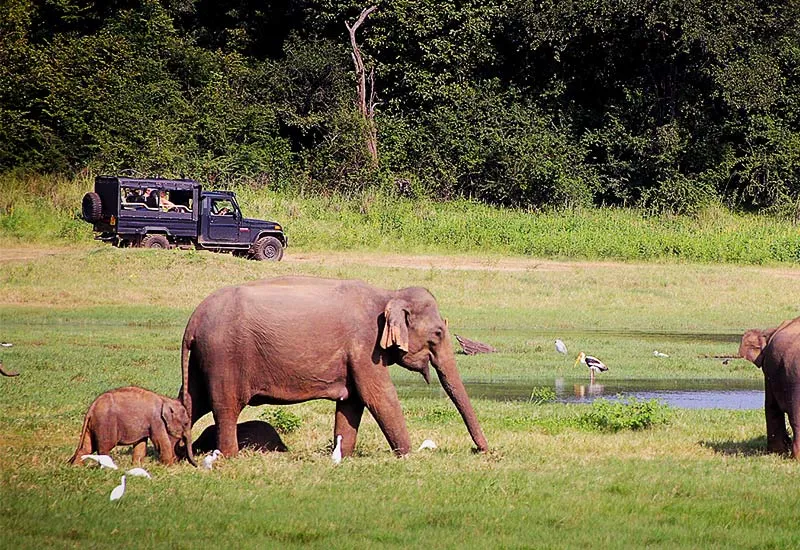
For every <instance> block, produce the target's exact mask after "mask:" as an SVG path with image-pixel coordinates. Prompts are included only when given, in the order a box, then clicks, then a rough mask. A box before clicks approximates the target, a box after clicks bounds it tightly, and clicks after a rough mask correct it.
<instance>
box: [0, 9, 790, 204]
mask: <svg viewBox="0 0 800 550" xmlns="http://www.w3.org/2000/svg"><path fill="white" fill-rule="evenodd" d="M376 5H377V6H378V9H377V10H376V11H375V13H373V14H372V15H371V16H370V18H369V19H368V20H367V22H366V23H365V24H364V25H363V26H362V28H361V29H359V41H360V44H361V47H362V55H363V57H364V61H365V64H366V66H367V68H368V70H374V74H375V85H376V86H375V88H376V92H377V97H376V100H377V101H378V107H377V115H376V121H377V124H378V151H379V167H378V170H377V171H376V170H375V169H373V168H372V166H371V163H370V161H369V158H368V155H367V153H366V151H365V150H364V147H363V139H362V137H361V136H362V132H363V128H362V124H363V121H362V120H361V119H360V118H359V116H358V112H357V111H356V106H355V99H356V96H355V76H354V73H353V65H352V61H351V59H350V44H349V39H348V35H347V30H346V28H345V24H344V23H345V21H347V22H350V23H352V22H353V21H354V20H355V19H356V17H357V16H358V14H359V13H360V12H361V10H362V9H363V8H365V7H366V6H367V4H359V3H356V2H354V1H353V0H316V1H314V0H267V1H263V2H255V1H253V0H222V1H220V2H216V1H211V0H115V1H111V2H104V3H97V2H90V1H88V0H36V1H33V0H5V2H4V4H3V9H2V10H0V169H4V170H8V169H15V168H23V169H32V170H39V171H62V172H68V171H74V170H78V169H82V168H85V167H92V168H94V169H96V170H99V171H114V170H120V169H123V168H134V169H137V170H140V171H143V172H148V173H162V174H178V173H185V174H189V175H192V176H195V177H202V178H209V179H215V180H220V179H221V180H225V181H229V180H231V179H237V178H239V179H246V180H248V181H251V182H255V183H256V184H258V185H279V184H280V185H282V184H294V185H302V186H303V187H304V188H309V189H318V190H322V189H339V190H356V189H361V188H363V187H365V186H369V185H377V184H380V183H381V182H390V183H392V182H394V181H396V180H408V181H409V182H411V184H412V187H413V189H414V191H415V192H417V193H424V194H429V195H431V196H434V197H452V196H455V195H466V196H472V197H476V198H479V199H480V200H483V201H487V202H492V203H499V204H510V205H522V206H534V207H536V206H545V205H574V204H592V203H595V204H620V205H638V206H649V207H652V208H654V209H658V210H663V209H671V210H677V211H689V210H692V209H693V208H695V207H696V206H698V205H700V204H703V203H704V202H706V201H709V200H720V199H721V200H724V201H728V202H729V203H730V204H732V205H736V206H742V207H747V208H762V207H770V208H773V209H775V210H776V211H783V212H786V213H790V214H791V215H797V212H798V211H799V209H798V208H797V205H798V204H800V25H798V24H797V21H800V0H789V1H780V2H779V1H777V0H708V1H701V0H688V1H678V0H662V1H659V2H652V1H650V0H565V1H562V0H535V1H534V0H513V1H511V2H505V1H501V0H466V1H462V0H459V1H455V0H444V1H442V2H436V3H434V4H432V3H430V2H423V1H421V0H382V1H377V2H376Z"/></svg>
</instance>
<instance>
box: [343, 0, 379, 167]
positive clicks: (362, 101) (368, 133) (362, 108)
mask: <svg viewBox="0 0 800 550" xmlns="http://www.w3.org/2000/svg"><path fill="white" fill-rule="evenodd" d="M376 9H378V6H370V7H369V8H364V10H363V11H362V12H361V15H360V16H359V17H358V19H357V20H356V22H355V23H353V25H352V26H351V25H348V24H347V22H345V24H344V26H345V27H347V31H348V32H349V33H350V45H351V46H352V47H353V53H352V56H353V63H354V64H355V67H356V79H357V85H356V89H357V91H358V111H359V112H360V113H361V116H362V117H363V119H364V140H365V142H366V146H367V151H369V156H370V159H371V161H372V166H373V167H377V166H378V131H377V128H376V127H375V101H374V100H375V72H374V70H370V72H369V101H367V73H366V69H365V68H364V61H363V59H362V58H361V49H360V48H359V47H358V43H357V42H356V30H358V27H360V26H361V24H362V23H364V21H365V20H366V18H367V16H369V14H371V13H372V12H373V11H375V10H376Z"/></svg>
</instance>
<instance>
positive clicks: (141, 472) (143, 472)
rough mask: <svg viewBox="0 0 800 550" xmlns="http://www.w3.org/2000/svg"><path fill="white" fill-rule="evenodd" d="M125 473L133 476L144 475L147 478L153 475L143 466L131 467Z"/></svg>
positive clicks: (151, 477)
mask: <svg viewBox="0 0 800 550" xmlns="http://www.w3.org/2000/svg"><path fill="white" fill-rule="evenodd" d="M125 473H126V474H128V475H130V476H133V477H146V478H147V479H153V476H151V475H150V472H148V471H147V470H145V469H144V468H131V469H130V470H128V471H127V472H125Z"/></svg>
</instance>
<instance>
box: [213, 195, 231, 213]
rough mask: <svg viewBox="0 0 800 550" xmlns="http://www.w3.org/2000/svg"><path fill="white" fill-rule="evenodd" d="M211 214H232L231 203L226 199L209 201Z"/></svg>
mask: <svg viewBox="0 0 800 550" xmlns="http://www.w3.org/2000/svg"><path fill="white" fill-rule="evenodd" d="M211 214H212V215H214V216H233V205H232V204H231V201H229V200H228V199H217V200H215V201H212V202H211Z"/></svg>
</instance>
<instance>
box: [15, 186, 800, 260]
mask: <svg viewBox="0 0 800 550" xmlns="http://www.w3.org/2000/svg"><path fill="white" fill-rule="evenodd" d="M91 188H92V178H91V177H88V176H87V177H82V178H81V177H78V178H74V179H63V178H42V177H34V176H31V177H23V176H14V175H5V176H0V242H10V243H19V242H39V243H58V242H80V243H87V242H90V241H91V238H92V235H91V231H90V227H89V225H88V224H86V223H85V222H82V221H80V220H79V219H78V218H77V216H78V214H79V210H80V200H81V197H82V195H83V193H85V192H86V191H89V190H91ZM237 191H238V193H239V196H240V202H241V204H242V205H243V209H244V211H245V214H246V215H248V216H252V217H262V218H267V219H274V220H277V221H279V222H281V223H282V224H283V225H284V226H285V227H286V231H287V234H288V235H289V238H290V243H291V245H292V247H293V248H295V249H300V250H308V251H323V250H375V251H386V252H397V251H403V252H413V253H470V254H478V255H489V256H491V255H515V256H529V257H551V258H574V259H615V260H680V261H693V262H726V263H746V264H773V263H795V262H798V261H800V235H799V234H798V229H797V227H796V226H795V225H794V224H792V223H790V222H788V221H784V220H780V219H777V218H772V217H769V216H766V215H749V214H736V213H732V212H730V211H728V210H726V209H724V208H722V207H709V208H707V209H705V210H703V211H702V212H700V213H699V214H697V215H696V216H672V215H660V216H649V215H646V214H645V213H644V212H641V211H637V210H630V209H611V208H602V209H589V210H567V211H547V212H536V213H534V212H526V211H521V210H514V209H499V208H493V207H489V206H485V205H481V204H477V203H474V202H470V201H465V200H457V201H451V202H446V203H436V202H431V201H428V200H423V199H420V200H410V199H403V198H398V197H394V196H390V195H387V194H382V193H377V192H367V193H364V194H363V195H361V196H358V197H350V198H347V197H342V196H329V197H320V196H300V195H297V194H293V193H289V192H270V191H267V190H253V189H250V188H246V187H245V188H240V189H237Z"/></svg>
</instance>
